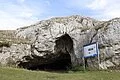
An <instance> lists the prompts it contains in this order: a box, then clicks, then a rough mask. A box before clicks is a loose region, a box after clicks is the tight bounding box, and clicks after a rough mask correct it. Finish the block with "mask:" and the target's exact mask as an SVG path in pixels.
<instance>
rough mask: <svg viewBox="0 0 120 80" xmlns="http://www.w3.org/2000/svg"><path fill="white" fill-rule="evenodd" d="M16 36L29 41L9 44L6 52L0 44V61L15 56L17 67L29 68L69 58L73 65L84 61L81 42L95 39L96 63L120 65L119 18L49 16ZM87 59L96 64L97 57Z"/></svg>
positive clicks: (20, 31) (91, 65)
mask: <svg viewBox="0 0 120 80" xmlns="http://www.w3.org/2000/svg"><path fill="white" fill-rule="evenodd" d="M16 37H19V38H24V39H27V40H28V41H29V44H17V45H16V46H15V45H14V47H15V49H13V48H12V47H13V45H12V46H10V47H9V48H7V49H5V50H6V52H4V48H6V47H2V51H1V53H0V55H2V56H1V58H0V61H1V62H3V63H4V62H6V63H7V60H6V59H7V58H8V57H11V56H13V55H14V57H13V58H12V59H15V60H13V61H15V64H16V65H17V66H22V67H25V68H31V67H34V66H40V65H43V64H51V63H53V64H54V62H56V61H60V60H63V61H67V60H68V59H69V58H70V60H71V63H72V65H73V66H75V65H78V64H82V63H83V61H82V59H81V58H82V55H83V45H85V44H88V43H92V42H98V43H99V49H100V64H99V66H100V67H101V68H102V69H107V68H111V67H116V68H117V66H119V64H120V58H119V57H120V55H119V54H120V18H115V19H112V20H109V21H97V20H95V19H92V18H89V17H82V16H78V15H77V16H69V17H58V18H52V19H49V20H44V21H40V22H38V23H36V24H34V25H30V26H27V27H23V28H19V29H17V30H16ZM8 50H9V51H8ZM12 51H14V53H11V52H12ZM17 51H18V52H17ZM3 52H4V53H3ZM8 52H9V53H8ZM8 54H9V55H8ZM68 54H69V55H70V56H68ZM6 55H8V56H6ZM4 56H5V57H4ZM3 58H4V60H3ZM87 62H88V66H90V67H97V59H96V58H91V59H87ZM40 67H41V66H40Z"/></svg>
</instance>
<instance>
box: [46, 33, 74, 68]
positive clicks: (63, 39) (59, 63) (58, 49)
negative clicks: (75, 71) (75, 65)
mask: <svg viewBox="0 0 120 80" xmlns="http://www.w3.org/2000/svg"><path fill="white" fill-rule="evenodd" d="M54 50H55V54H57V57H56V59H55V61H53V62H52V63H50V64H47V65H45V66H47V68H50V69H53V70H54V69H55V70H67V69H70V68H71V66H72V65H71V56H70V53H71V52H73V51H72V50H73V40H72V38H71V37H70V36H69V35H68V34H67V33H66V34H64V35H62V36H60V37H58V38H57V39H56V41H55V46H54Z"/></svg>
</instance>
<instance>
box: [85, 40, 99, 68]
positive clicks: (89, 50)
mask: <svg viewBox="0 0 120 80" xmlns="http://www.w3.org/2000/svg"><path fill="white" fill-rule="evenodd" d="M83 47H84V56H83V58H84V59H83V60H84V68H85V65H86V63H85V58H90V57H95V56H97V57H98V68H99V69H100V67H99V63H100V59H99V49H98V42H95V43H91V44H87V45H84V46H83Z"/></svg>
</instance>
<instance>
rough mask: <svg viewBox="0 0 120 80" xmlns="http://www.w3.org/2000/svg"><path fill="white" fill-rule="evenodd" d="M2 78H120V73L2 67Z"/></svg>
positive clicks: (40, 79)
mask: <svg viewBox="0 0 120 80" xmlns="http://www.w3.org/2000/svg"><path fill="white" fill-rule="evenodd" d="M0 80H120V73H119V72H115V71H113V72H108V71H88V72H69V73H55V72H44V71H28V70H24V69H13V68H0Z"/></svg>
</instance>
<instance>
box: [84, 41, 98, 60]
mask: <svg viewBox="0 0 120 80" xmlns="http://www.w3.org/2000/svg"><path fill="white" fill-rule="evenodd" d="M97 55H99V52H98V43H91V44H88V45H84V57H85V58H87V57H93V56H97Z"/></svg>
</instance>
